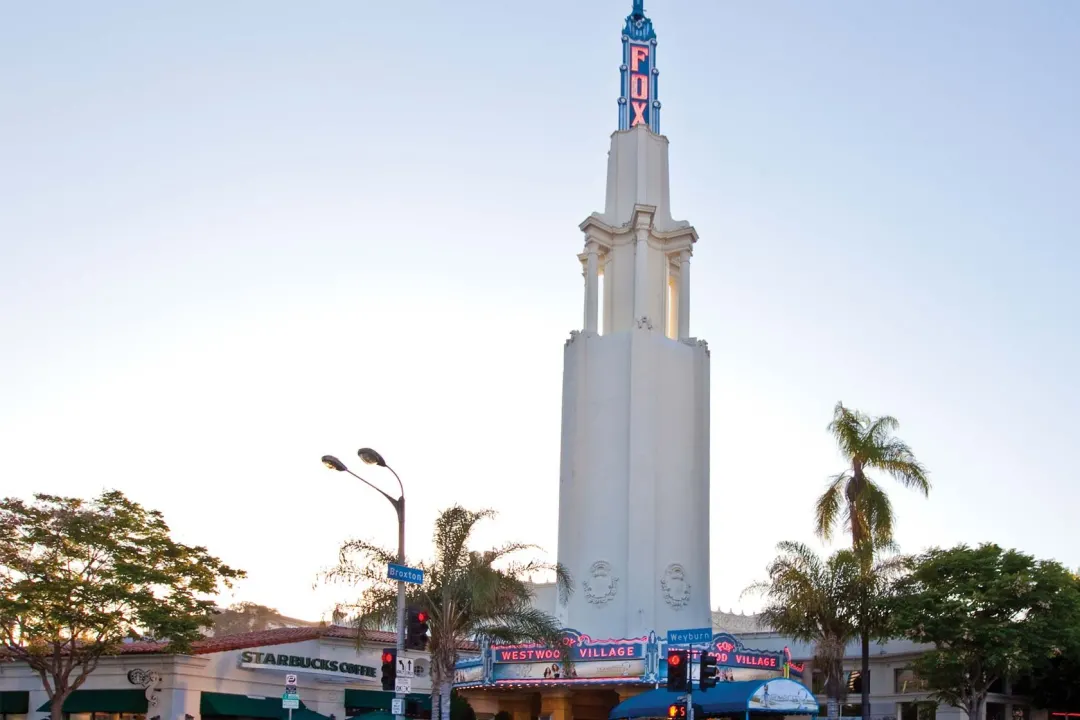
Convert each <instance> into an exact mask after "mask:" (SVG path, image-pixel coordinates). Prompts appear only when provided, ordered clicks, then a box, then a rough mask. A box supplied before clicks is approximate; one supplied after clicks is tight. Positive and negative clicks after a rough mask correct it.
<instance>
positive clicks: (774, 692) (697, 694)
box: [608, 678, 818, 720]
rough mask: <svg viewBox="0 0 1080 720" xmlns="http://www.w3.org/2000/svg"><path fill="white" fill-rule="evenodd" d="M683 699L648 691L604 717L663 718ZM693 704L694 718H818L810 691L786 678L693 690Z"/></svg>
mask: <svg viewBox="0 0 1080 720" xmlns="http://www.w3.org/2000/svg"><path fill="white" fill-rule="evenodd" d="M684 695H685V693H681V692H668V691H667V689H666V688H658V689H656V690H649V691H648V692H644V693H642V694H640V695H636V696H634V697H632V698H628V699H626V700H624V701H623V702H621V703H619V704H618V705H616V706H615V708H614V709H613V710H612V711H611V714H610V715H609V716H608V717H609V720H630V719H633V718H666V717H667V716H668V708H669V707H670V706H672V705H674V704H676V703H679V702H680V701H681V699H682V698H683V697H684ZM693 702H694V711H695V715H694V717H695V718H696V717H697V716H698V714H699V713H700V714H702V715H705V716H707V717H712V716H717V715H742V714H744V713H747V712H753V713H777V714H780V715H817V714H818V701H817V698H815V697H814V694H813V693H812V692H810V689H809V688H808V687H806V686H805V685H803V684H802V683H800V682H796V681H794V680H788V679H786V678H773V679H772V680H746V681H743V682H722V683H718V684H717V685H716V687H713V688H709V689H708V690H706V691H704V692H702V691H701V690H695V691H694V693H693Z"/></svg>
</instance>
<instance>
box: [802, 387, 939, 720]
mask: <svg viewBox="0 0 1080 720" xmlns="http://www.w3.org/2000/svg"><path fill="white" fill-rule="evenodd" d="M899 426H900V423H899V422H897V420H896V418H894V417H890V416H888V415H883V416H881V417H877V418H872V417H870V416H868V415H866V414H865V413H861V412H858V411H857V410H851V409H849V408H846V407H844V404H843V403H837V404H836V407H835V408H834V410H833V420H832V422H831V423H829V432H831V433H832V435H833V437H834V438H835V439H836V444H837V446H838V447H839V448H840V452H842V453H843V454H844V457H845V458H846V459H847V462H848V467H847V468H846V469H845V470H844V471H843V472H841V473H838V474H837V475H834V476H833V477H832V478H831V479H830V481H829V486H828V487H827V488H826V490H825V492H824V493H823V494H822V495H821V497H820V498H818V501H817V507H816V508H815V515H816V518H815V520H816V526H817V528H816V529H817V533H818V535H819V536H821V537H822V538H824V539H826V540H829V539H831V538H832V533H833V530H834V529H835V527H836V525H837V522H838V521H840V522H842V523H843V526H844V529H845V530H847V531H848V532H849V533H850V534H851V546H852V548H854V549H855V550H856V551H857V552H860V553H861V554H862V557H863V558H864V562H865V565H864V567H865V569H866V571H867V572H868V573H869V574H870V575H869V576H868V577H867V578H866V579H865V582H864V586H865V587H868V588H872V587H873V586H874V585H875V583H876V580H875V579H874V578H873V577H872V573H870V569H871V565H872V563H873V560H872V558H873V554H874V552H875V551H876V550H879V549H886V548H892V547H893V523H894V520H895V517H894V515H893V508H892V503H891V502H890V501H889V496H888V493H886V492H885V490H884V489H883V488H882V487H881V486H880V485H879V484H878V483H877V482H875V481H874V480H873V479H872V478H871V477H870V476H869V475H867V473H868V472H870V471H879V472H883V473H885V474H886V475H890V476H891V477H892V478H893V479H894V480H897V481H898V482H900V483H901V484H902V485H904V486H905V487H908V488H911V489H914V490H918V491H919V492H921V493H923V495H929V493H930V480H929V479H928V477H927V472H926V469H925V468H924V467H923V466H922V465H921V464H919V462H918V460H916V459H915V455H914V453H912V452H911V448H910V447H908V445H907V443H905V442H904V441H903V440H900V439H899V438H897V437H895V436H894V435H893V433H894V432H895V431H896V430H897V428H899ZM863 551H865V552H863ZM858 604H859V606H860V607H864V608H871V607H872V606H873V605H874V601H873V596H867V597H863V598H861V599H860V600H859V602H858ZM877 630H878V628H875V627H874V626H873V623H872V622H871V618H870V617H869V616H864V617H862V618H861V619H860V628H859V636H860V640H861V643H862V673H861V677H862V678H863V679H864V681H863V683H862V714H863V717H869V716H870V683H869V682H868V681H869V678H870V639H871V637H873V636H874V635H875V633H876V632H877Z"/></svg>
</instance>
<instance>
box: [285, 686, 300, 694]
mask: <svg viewBox="0 0 1080 720" xmlns="http://www.w3.org/2000/svg"><path fill="white" fill-rule="evenodd" d="M285 694H286V695H296V696H297V697H300V693H299V692H297V689H296V686H295V685H286V686H285Z"/></svg>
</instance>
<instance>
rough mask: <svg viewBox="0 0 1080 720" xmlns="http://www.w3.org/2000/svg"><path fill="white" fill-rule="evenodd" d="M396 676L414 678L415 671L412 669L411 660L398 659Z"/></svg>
mask: <svg viewBox="0 0 1080 720" xmlns="http://www.w3.org/2000/svg"><path fill="white" fill-rule="evenodd" d="M397 676H398V677H399V678H414V677H416V671H415V670H414V669H413V664H412V658H407V657H398V659H397Z"/></svg>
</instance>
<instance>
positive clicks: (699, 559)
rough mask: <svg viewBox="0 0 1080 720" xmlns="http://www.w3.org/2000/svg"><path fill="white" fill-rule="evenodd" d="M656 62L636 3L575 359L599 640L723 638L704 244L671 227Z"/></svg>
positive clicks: (569, 528)
mask: <svg viewBox="0 0 1080 720" xmlns="http://www.w3.org/2000/svg"><path fill="white" fill-rule="evenodd" d="M655 55H656V35H655V33H654V31H653V27H652V22H651V21H650V20H648V19H647V18H646V17H645V16H644V11H643V8H642V0H635V2H634V9H633V12H632V13H631V14H630V15H629V16H628V17H627V19H626V27H625V29H624V30H623V65H622V68H621V71H622V88H623V91H622V96H621V97H620V98H619V128H620V129H619V130H618V131H617V132H616V133H614V134H613V135H612V137H611V149H610V151H609V153H608V173H607V201H606V204H605V207H604V212H603V213H593V214H592V215H591V216H589V217H588V218H587V219H586V220H585V221H584V222H583V223H582V224H581V230H582V231H583V232H584V233H585V250H584V252H583V253H582V254H581V255H580V256H579V258H580V260H581V262H582V264H583V266H584V268H585V319H584V328H583V329H582V330H581V331H574V332H572V333H571V335H570V339H569V341H567V343H566V348H565V351H564V358H563V363H564V367H563V415H562V458H561V470H560V479H559V552H558V555H559V561H560V562H561V563H562V564H563V565H564V566H565V567H566V568H567V569H568V570H569V571H570V572H571V573H572V574H573V576H574V580H575V586H576V588H575V592H574V593H573V594H572V595H571V596H570V597H569V599H567V598H559V599H558V600H557V616H558V618H559V620H561V621H562V623H563V625H564V626H565V627H569V628H574V629H576V630H580V631H581V632H584V633H587V634H588V635H590V636H592V637H594V638H598V639H599V638H633V637H641V636H644V635H646V634H647V633H648V632H649V631H656V632H657V634H658V635H659V636H660V637H663V636H664V633H666V631H667V630H669V629H678V628H696V627H709V626H711V615H710V611H709V608H710V604H709V548H708V544H709V351H708V348H707V346H706V344H705V342H704V341H701V340H697V339H695V338H692V337H690V256H691V253H692V250H693V244H694V242H696V240H697V232H696V231H695V230H694V228H693V227H691V226H690V225H689V223H687V222H684V221H676V220H673V219H672V218H671V210H670V206H669V202H668V141H667V138H666V137H664V136H662V135H660V134H658V133H659V111H660V103H659V102H658V100H657V96H656V89H657V80H658V75H659V73H658V71H657V70H656V68H655ZM601 284H602V285H603V290H602V292H601V289H600V288H601ZM601 295H602V296H603V297H602V298H601ZM601 299H602V301H603V302H602V308H601ZM601 317H602V318H603V323H602V326H601V325H600V323H599V319H600V318H601ZM601 329H602V332H601Z"/></svg>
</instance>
